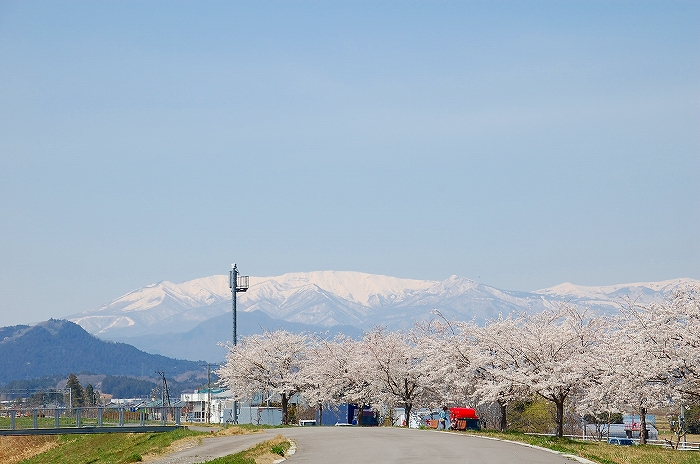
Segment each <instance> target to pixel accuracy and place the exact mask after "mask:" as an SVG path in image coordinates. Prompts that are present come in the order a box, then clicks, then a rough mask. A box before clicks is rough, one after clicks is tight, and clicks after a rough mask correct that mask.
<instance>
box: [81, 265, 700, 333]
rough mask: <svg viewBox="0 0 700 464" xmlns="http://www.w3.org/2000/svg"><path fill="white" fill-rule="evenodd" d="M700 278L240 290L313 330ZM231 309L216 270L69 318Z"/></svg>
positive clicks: (326, 280) (578, 300)
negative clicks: (540, 285)
mask: <svg viewBox="0 0 700 464" xmlns="http://www.w3.org/2000/svg"><path fill="white" fill-rule="evenodd" d="M699 284H700V281H698V280H693V279H674V280H668V281H663V282H651V283H636V284H622V285H613V286H601V287H586V286H577V285H573V284H568V283H567V284H561V285H557V286H555V287H551V288H547V289H542V290H537V291H534V292H517V291H509V290H500V289H497V288H494V287H490V286H488V285H484V284H481V283H478V282H475V281H473V280H470V279H466V278H463V277H458V276H452V277H450V278H448V279H446V280H444V281H430V280H414V279H400V278H396V277H389V276H381V275H373V274H364V273H360V272H349V271H318V272H307V273H290V274H284V275H282V276H277V277H250V288H249V290H248V291H247V292H246V293H239V295H238V309H239V311H240V312H241V313H243V312H245V313H253V312H261V313H264V314H266V315H267V316H269V318H271V319H274V320H281V321H286V322H287V323H298V324H304V325H306V326H307V327H308V329H310V330H313V329H317V330H325V329H327V328H331V327H336V326H339V325H344V326H352V327H355V328H357V329H358V330H364V329H367V328H369V327H371V326H373V325H385V326H387V327H389V328H391V329H396V328H402V327H408V326H410V325H411V324H412V323H413V321H416V320H422V319H426V318H430V317H433V310H435V309H437V310H439V311H440V312H441V313H442V314H443V315H444V316H446V317H448V318H455V319H461V320H470V319H474V320H476V321H479V322H482V321H484V320H487V319H490V318H495V317H497V316H498V314H509V313H513V312H516V313H518V312H523V311H525V312H537V311H541V310H543V309H545V308H548V307H553V306H556V305H558V304H561V303H562V302H569V303H572V304H575V305H579V306H585V307H589V308H591V309H593V310H597V311H602V312H604V313H611V312H614V311H616V310H617V308H618V305H619V303H620V302H621V301H622V298H623V297H624V296H626V295H627V296H630V297H632V298H636V299H638V300H639V302H641V303H648V302H650V301H654V300H659V299H663V298H666V297H668V296H669V295H670V294H671V292H672V291H673V290H674V289H675V288H678V287H681V286H683V285H699ZM230 311H231V291H230V289H229V287H228V276H226V275H217V276H209V277H204V278H200V279H194V280H190V281H187V282H183V283H182V284H174V283H172V282H161V283H159V284H152V285H149V286H147V287H143V288H141V289H138V290H134V291H132V292H130V293H128V294H126V295H124V296H122V297H120V298H117V299H116V300H114V301H112V302H111V303H109V304H106V305H103V306H100V307H98V308H95V309H93V310H90V311H85V312H83V313H79V314H75V315H72V316H69V319H70V320H71V321H73V322H76V323H77V324H80V325H81V326H83V327H84V328H85V329H86V330H88V331H89V332H91V333H94V334H98V335H100V336H102V337H106V338H111V339H128V338H129V337H139V336H144V335H149V334H151V335H153V334H167V333H187V332H189V331H191V330H193V329H194V328H195V327H196V326H197V325H198V324H200V323H203V322H205V321H207V320H210V319H212V318H214V317H217V316H220V315H222V314H226V313H229V314H230ZM125 337H126V338H125ZM227 339H228V338H227ZM219 341H220V340H219Z"/></svg>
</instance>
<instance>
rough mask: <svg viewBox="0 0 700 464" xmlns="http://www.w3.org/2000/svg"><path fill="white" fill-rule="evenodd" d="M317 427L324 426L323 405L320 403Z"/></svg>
mask: <svg viewBox="0 0 700 464" xmlns="http://www.w3.org/2000/svg"><path fill="white" fill-rule="evenodd" d="M316 425H323V403H321V402H320V401H319V403H318V424H316Z"/></svg>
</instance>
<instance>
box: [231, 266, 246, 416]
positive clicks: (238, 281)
mask: <svg viewBox="0 0 700 464" xmlns="http://www.w3.org/2000/svg"><path fill="white" fill-rule="evenodd" d="M228 286H229V288H230V289H231V299H232V301H233V337H232V342H233V346H236V344H237V342H238V339H237V333H236V330H237V327H236V293H238V292H245V291H247V290H248V276H239V275H238V266H236V263H233V264H232V265H231V270H230V271H229V274H228ZM233 423H234V424H237V423H238V402H237V401H234V402H233Z"/></svg>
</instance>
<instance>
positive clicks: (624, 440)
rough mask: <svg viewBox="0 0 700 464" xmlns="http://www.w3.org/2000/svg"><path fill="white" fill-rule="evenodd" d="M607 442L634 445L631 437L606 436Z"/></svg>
mask: <svg viewBox="0 0 700 464" xmlns="http://www.w3.org/2000/svg"><path fill="white" fill-rule="evenodd" d="M608 444H610V445H621V446H632V445H634V440H632V439H631V438H615V437H612V438H608Z"/></svg>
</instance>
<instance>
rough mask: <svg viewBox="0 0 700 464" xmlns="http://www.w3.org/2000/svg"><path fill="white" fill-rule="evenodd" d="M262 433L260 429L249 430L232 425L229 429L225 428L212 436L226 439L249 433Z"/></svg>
mask: <svg viewBox="0 0 700 464" xmlns="http://www.w3.org/2000/svg"><path fill="white" fill-rule="evenodd" d="M263 432H264V431H263V430H262V429H260V430H250V429H247V428H243V427H238V426H236V425H233V426H231V427H226V428H225V429H221V430H219V431H218V432H216V433H215V434H214V436H217V437H226V436H229V435H249V434H251V433H263Z"/></svg>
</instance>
